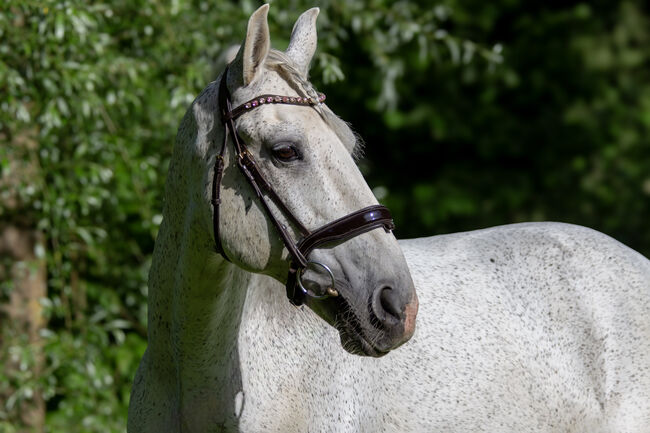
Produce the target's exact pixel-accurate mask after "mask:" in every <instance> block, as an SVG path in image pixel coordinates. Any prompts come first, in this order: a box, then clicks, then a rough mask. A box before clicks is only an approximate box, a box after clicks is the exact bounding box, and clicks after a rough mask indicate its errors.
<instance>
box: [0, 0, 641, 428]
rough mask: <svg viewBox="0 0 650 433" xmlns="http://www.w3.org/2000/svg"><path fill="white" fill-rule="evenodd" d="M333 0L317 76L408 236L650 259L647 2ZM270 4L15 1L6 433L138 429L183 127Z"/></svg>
mask: <svg viewBox="0 0 650 433" xmlns="http://www.w3.org/2000/svg"><path fill="white" fill-rule="evenodd" d="M271 3H272V7H271V11H270V15H269V18H270V25H271V37H272V40H273V43H274V46H275V47H277V48H284V47H286V45H287V43H288V37H289V34H290V32H291V27H292V25H293V22H294V20H295V19H296V18H297V16H298V15H299V13H300V12H302V11H303V10H305V9H307V8H309V7H312V6H315V5H317V6H320V7H321V14H320V17H319V41H320V42H319V50H318V53H317V55H316V57H315V59H314V62H313V68H312V81H313V82H314V83H315V84H316V85H317V87H318V88H319V89H320V90H321V91H324V92H325V93H327V95H328V104H329V105H330V107H332V108H333V110H334V111H335V112H337V113H338V114H339V115H341V116H342V117H343V118H344V119H346V120H348V121H350V122H351V123H352V125H353V127H354V128H355V129H356V131H357V132H358V133H359V134H360V135H361V136H362V137H363V138H364V139H365V141H366V157H365V159H363V160H362V161H361V163H360V165H361V168H362V170H363V172H364V174H365V175H366V178H367V180H368V183H369V184H370V185H371V187H372V188H373V190H374V192H375V194H376V195H377V197H378V198H379V199H380V200H381V201H382V202H383V203H384V204H386V205H388V206H389V207H390V208H391V210H392V212H393V215H394V216H395V219H396V223H397V226H398V230H397V233H396V234H397V236H398V237H414V236H429V235H434V234H439V233H448V232H456V231H462V230H471V229H477V228H483V227H488V226H493V225H498V224H506V223H513V222H519V221H542V220H556V221H565V222H571V223H576V224H581V225H586V226H589V227H592V228H595V229H597V230H600V231H603V232H605V233H607V234H609V235H611V236H613V237H615V238H616V239H618V240H620V241H622V242H624V243H626V244H627V245H629V246H631V247H632V248H634V249H636V250H638V251H640V252H641V253H643V254H645V255H646V256H649V255H650V231H649V230H648V221H649V219H650V218H649V217H650V144H649V141H648V137H649V136H650V33H649V32H650V10H649V6H648V4H647V2H645V1H642V0H629V1H622V2H614V1H591V2H589V3H587V2H581V1H570V0H563V1H557V0H546V1H532V0H526V1H524V0H494V1H491V2H485V1H477V0H466V1H460V0H440V1H435V2H429V1H396V2H394V1H387V0H371V1H358V0H329V1H321V2H316V1H313V0H312V1H303V0H295V1H291V0H277V1H273V2H271ZM261 4H262V3H261V2H254V1H242V2H230V1H221V0H210V1H208V0H206V1H198V0H195V1H189V0H169V1H161V0H152V1H140V0H115V1H93V2H85V1H80V0H70V1H9V2H5V3H3V6H2V7H1V8H0V365H1V366H2V370H1V371H0V432H2V433H4V432H32V431H34V432H40V431H47V432H65V433H74V432H102V433H104V432H123V431H124V430H125V420H126V408H127V406H128V398H129V392H130V382H131V380H132V377H133V375H134V373H135V369H136V366H137V363H138V361H139V358H140V356H141V355H142V353H143V351H144V348H145V344H146V300H147V272H148V267H149V263H150V258H151V252H152V249H153V244H154V240H155V237H156V232H157V229H158V226H159V224H160V221H161V210H162V204H163V184H164V179H165V176H166V171H167V166H168V163H169V157H170V154H171V149H172V144H173V140H174V136H175V132H176V128H177V126H178V124H179V123H180V120H181V118H182V116H183V113H184V111H185V110H186V108H187V107H188V105H189V104H190V103H191V101H192V100H193V98H194V97H195V96H196V95H197V94H198V93H199V92H200V90H201V89H202V88H203V87H205V86H206V85H207V83H208V82H210V81H212V80H213V79H215V78H216V76H217V73H218V72H219V71H218V65H219V58H220V55H221V53H222V52H223V51H224V50H225V49H226V48H227V47H229V46H230V45H232V44H234V43H239V42H240V41H241V40H242V38H243V36H244V34H245V29H246V21H247V18H248V16H249V14H250V13H251V12H252V11H253V10H255V9H256V8H257V7H258V6H259V5H261Z"/></svg>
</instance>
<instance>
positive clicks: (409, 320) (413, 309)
mask: <svg viewBox="0 0 650 433" xmlns="http://www.w3.org/2000/svg"><path fill="white" fill-rule="evenodd" d="M418 306H419V303H418V295H417V294H415V293H414V294H413V300H412V301H411V302H409V303H408V304H406V308H405V309H404V312H405V313H406V318H405V319H404V337H405V339H409V338H411V336H412V335H413V333H414V332H415V318H416V316H417V315H418Z"/></svg>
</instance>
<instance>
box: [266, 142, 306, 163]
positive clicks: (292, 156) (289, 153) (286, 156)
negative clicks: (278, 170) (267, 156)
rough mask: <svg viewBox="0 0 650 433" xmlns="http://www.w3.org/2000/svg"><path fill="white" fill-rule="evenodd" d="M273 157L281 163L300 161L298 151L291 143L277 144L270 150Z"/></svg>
mask: <svg viewBox="0 0 650 433" xmlns="http://www.w3.org/2000/svg"><path fill="white" fill-rule="evenodd" d="M271 153H273V156H274V157H275V158H276V159H278V160H279V161H282V162H290V161H295V160H296V159H300V153H299V152H298V149H296V147H295V146H294V145H292V144H291V143H278V144H276V145H274V146H273V147H272V148H271Z"/></svg>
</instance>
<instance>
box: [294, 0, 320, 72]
mask: <svg viewBox="0 0 650 433" xmlns="http://www.w3.org/2000/svg"><path fill="white" fill-rule="evenodd" d="M318 12H320V9H319V8H311V9H309V10H308V11H306V12H304V13H303V14H302V15H300V17H299V18H298V20H297V21H296V24H295V25H294V26H293V30H292V31H291V39H290V40H289V47H288V48H287V51H286V54H287V56H289V58H290V59H291V60H293V61H294V63H295V64H296V66H297V67H298V70H299V71H300V72H301V73H302V74H303V75H304V76H305V77H307V73H308V72H309V64H310V63H311V58H312V57H313V56H314V52H315V51H316V45H317V44H318V37H317V35H316V18H317V17H318Z"/></svg>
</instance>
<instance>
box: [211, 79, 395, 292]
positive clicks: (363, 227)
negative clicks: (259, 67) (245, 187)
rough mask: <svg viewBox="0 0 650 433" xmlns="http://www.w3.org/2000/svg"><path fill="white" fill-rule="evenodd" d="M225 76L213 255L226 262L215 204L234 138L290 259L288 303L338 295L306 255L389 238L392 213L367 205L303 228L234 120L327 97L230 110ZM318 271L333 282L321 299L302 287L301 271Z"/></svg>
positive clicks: (273, 98)
mask: <svg viewBox="0 0 650 433" xmlns="http://www.w3.org/2000/svg"><path fill="white" fill-rule="evenodd" d="M227 76H228V67H226V70H225V72H224V73H223V75H222V77H221V82H220V84H219V110H220V111H221V120H222V122H223V123H224V125H225V131H224V136H223V143H222V145H221V150H220V151H219V154H218V155H217V157H216V161H215V168H214V177H213V180H212V205H213V208H214V209H213V227H214V239H215V243H216V251H217V253H219V254H221V256H223V258H224V259H226V260H228V261H230V259H229V258H228V257H227V256H226V254H225V252H224V249H223V246H222V245H221V238H220V236H219V204H220V203H221V178H222V176H223V170H224V159H223V155H224V152H225V149H226V145H227V143H228V136H229V135H232V143H233V147H234V150H235V154H236V157H237V166H238V167H239V170H240V171H241V173H242V174H243V175H244V177H245V178H246V180H247V181H248V183H249V184H250V186H251V187H252V188H253V190H254V191H255V195H257V197H258V199H259V201H260V203H261V204H262V207H263V208H264V211H265V212H266V214H267V216H268V217H269V219H270V220H271V222H272V223H273V225H274V226H275V228H276V229H277V231H278V233H279V234H280V237H281V238H282V241H283V242H284V245H285V246H286V247H287V249H288V250H289V253H290V254H291V257H292V260H291V265H290V267H289V275H288V278H287V285H286V289H287V297H288V298H289V300H290V301H291V303H292V304H294V305H301V304H302V303H303V302H304V299H305V296H309V297H312V298H315V299H325V298H328V297H330V296H338V292H337V290H336V287H335V286H336V284H335V279H334V274H333V273H332V271H331V270H330V268H329V267H328V266H327V265H325V264H323V263H319V262H315V261H310V260H308V259H307V257H308V256H309V253H311V251H313V250H314V249H315V248H318V247H320V246H321V245H324V244H327V243H331V242H345V241H347V240H349V239H351V238H353V237H356V236H359V235H360V234H363V233H365V232H367V231H370V230H373V229H376V228H379V227H383V228H384V230H385V231H386V232H387V233H390V232H391V231H392V230H393V229H394V228H395V225H394V223H393V219H392V216H391V214H390V211H389V210H388V208H386V207H385V206H382V205H374V206H368V207H365V208H363V209H359V210H358V211H355V212H352V213H350V214H348V215H345V216H344V217H342V218H339V219H337V220H335V221H332V222H330V223H327V224H325V225H324V226H322V227H319V228H317V229H315V230H309V229H307V228H306V227H305V226H304V225H303V224H302V223H301V222H300V220H299V219H298V218H297V217H296V216H295V215H294V214H293V213H292V212H291V211H290V210H289V209H288V208H287V206H286V205H285V204H284V202H283V201H282V200H281V199H280V197H279V196H278V195H277V193H276V192H275V190H274V189H273V187H272V186H271V185H270V184H269V183H268V182H267V180H266V179H265V178H264V176H263V175H262V173H261V172H260V171H259V169H258V167H257V164H256V163H255V160H254V159H253V155H251V153H250V152H249V151H248V149H247V148H246V145H245V144H244V142H243V140H242V139H241V137H240V136H239V134H238V133H237V129H236V127H235V119H237V118H238V117H239V116H241V115H242V114H244V113H247V112H249V111H251V110H253V109H255V108H257V107H260V106H262V105H267V104H288V105H300V106H304V107H313V106H316V105H318V104H321V103H322V102H323V101H324V100H325V95H324V94H322V93H321V94H319V95H318V100H315V99H313V98H309V97H297V96H281V95H260V96H258V97H256V98H254V99H251V100H250V101H248V102H246V103H244V104H242V105H240V106H238V107H236V108H234V109H233V108H232V104H231V100H230V92H229V91H228V87H227V85H226V79H227ZM265 194H266V196H267V197H268V198H269V199H271V200H272V201H273V202H274V203H275V205H276V206H277V207H278V209H279V210H280V211H281V212H282V213H283V214H284V215H285V216H286V217H288V219H289V220H290V221H291V223H292V224H293V225H294V226H295V228H296V229H297V230H298V232H300V234H301V236H302V237H301V238H300V240H299V241H298V242H295V241H294V240H293V238H292V237H291V235H290V234H289V232H288V231H287V228H286V226H285V225H283V224H282V223H281V222H280V221H278V219H277V218H276V217H275V215H274V214H273V212H272V211H271V208H270V207H269V204H268V202H267V200H266V198H265ZM316 267H318V268H321V269H323V270H324V271H325V272H326V273H327V274H328V275H329V278H330V280H331V286H329V287H327V288H325V289H324V290H323V291H322V292H321V293H320V294H318V293H314V292H312V291H311V290H310V289H307V288H305V286H304V284H303V282H302V274H303V272H304V271H305V269H307V268H312V269H313V268H316ZM296 286H298V288H299V289H300V290H296Z"/></svg>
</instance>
